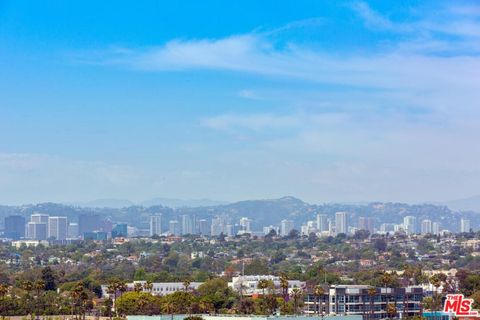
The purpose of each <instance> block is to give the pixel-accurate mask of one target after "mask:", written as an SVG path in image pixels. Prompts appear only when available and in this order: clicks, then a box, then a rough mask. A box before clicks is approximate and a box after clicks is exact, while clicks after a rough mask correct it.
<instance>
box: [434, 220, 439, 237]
mask: <svg viewBox="0 0 480 320" xmlns="http://www.w3.org/2000/svg"><path fill="white" fill-rule="evenodd" d="M432 233H433V234H434V235H436V236H438V235H439V234H440V224H439V223H438V222H434V223H432Z"/></svg>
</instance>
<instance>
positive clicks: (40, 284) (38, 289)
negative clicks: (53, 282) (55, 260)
mask: <svg viewBox="0 0 480 320" xmlns="http://www.w3.org/2000/svg"><path fill="white" fill-rule="evenodd" d="M33 287H34V288H35V291H36V292H37V297H36V299H35V307H36V309H37V310H36V313H37V316H38V315H39V314H40V310H43V308H42V307H41V306H40V304H41V301H42V298H41V293H42V292H43V289H45V282H44V281H42V280H37V281H35V283H34V284H33Z"/></svg>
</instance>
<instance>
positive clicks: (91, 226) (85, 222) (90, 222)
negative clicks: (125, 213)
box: [78, 214, 103, 235]
mask: <svg viewBox="0 0 480 320" xmlns="http://www.w3.org/2000/svg"><path fill="white" fill-rule="evenodd" d="M102 229H103V223H102V220H101V219H100V215H98V214H81V215H79V216H78V232H79V233H80V234H81V235H83V234H84V233H85V232H92V231H98V230H102Z"/></svg>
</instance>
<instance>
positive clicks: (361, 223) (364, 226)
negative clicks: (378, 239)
mask: <svg viewBox="0 0 480 320" xmlns="http://www.w3.org/2000/svg"><path fill="white" fill-rule="evenodd" d="M358 229H359V230H368V231H369V232H370V234H373V232H374V227H373V219H372V218H369V217H359V218H358Z"/></svg>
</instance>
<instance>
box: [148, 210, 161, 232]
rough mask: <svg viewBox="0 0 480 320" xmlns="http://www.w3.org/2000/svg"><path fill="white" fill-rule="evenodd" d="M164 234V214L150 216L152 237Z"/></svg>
mask: <svg viewBox="0 0 480 320" xmlns="http://www.w3.org/2000/svg"><path fill="white" fill-rule="evenodd" d="M161 234H162V215H161V214H155V215H151V216H150V237H151V236H154V235H161Z"/></svg>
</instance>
